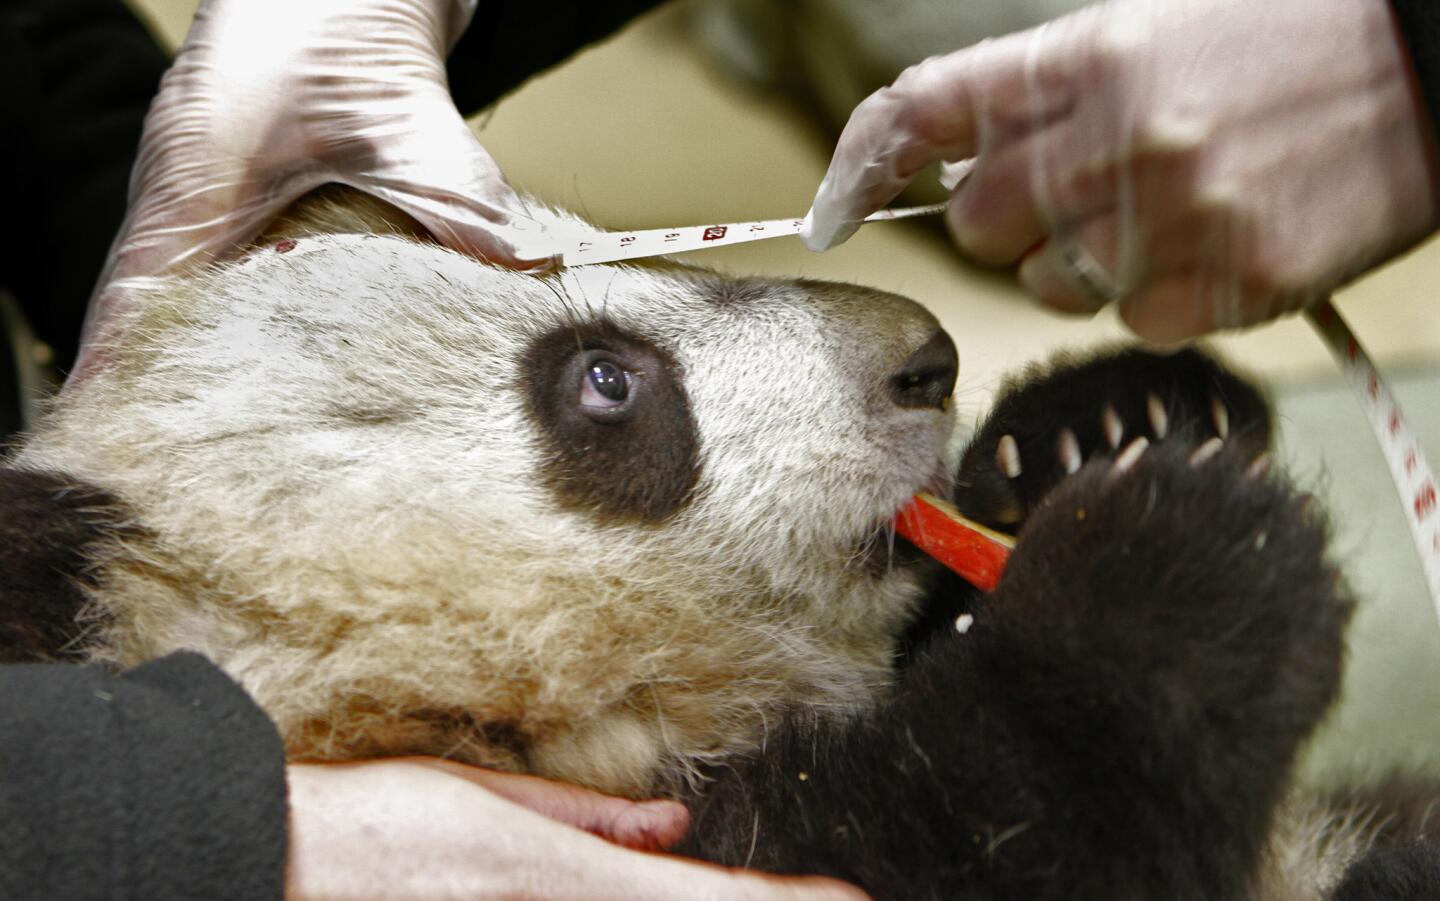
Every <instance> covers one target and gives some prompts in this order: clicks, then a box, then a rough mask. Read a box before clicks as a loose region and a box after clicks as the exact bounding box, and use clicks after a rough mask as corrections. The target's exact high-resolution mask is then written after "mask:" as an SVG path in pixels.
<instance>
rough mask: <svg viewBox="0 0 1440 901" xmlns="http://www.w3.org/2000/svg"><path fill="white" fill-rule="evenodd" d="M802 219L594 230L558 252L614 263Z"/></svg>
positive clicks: (573, 262)
mask: <svg viewBox="0 0 1440 901" xmlns="http://www.w3.org/2000/svg"><path fill="white" fill-rule="evenodd" d="M944 210H945V204H943V203H932V204H930V205H928V206H912V207H904V208H901V209H895V210H881V211H880V212H878V213H875V214H874V215H871V216H867V217H865V221H866V222H884V221H887V220H890V219H909V218H910V217H912V216H933V215H934V214H936V213H940V212H944ZM804 221H805V220H803V219H766V220H764V221H761V222H729V223H726V224H724V225H682V226H679V227H678V228H651V229H646V230H645V231H632V232H593V233H589V234H584V235H581V236H579V237H578V238H575V239H573V240H571V241H567V242H566V244H565V245H564V246H563V247H562V249H561V252H560V261H561V263H562V264H563V265H565V266H567V267H569V266H588V265H590V264H592V263H615V262H620V261H623V260H638V259H642V258H644V257H656V256H662V255H664V254H670V253H685V252H687V251H691V250H704V249H705V248H707V247H727V246H729V245H731V244H745V243H748V242H750V241H763V240H765V239H767V238H783V237H786V236H788V235H798V234H800V225H801V223H802V222H804Z"/></svg>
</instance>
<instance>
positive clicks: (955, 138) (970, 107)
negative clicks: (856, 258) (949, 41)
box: [800, 29, 1084, 250]
mask: <svg viewBox="0 0 1440 901" xmlns="http://www.w3.org/2000/svg"><path fill="white" fill-rule="evenodd" d="M1071 46H1072V45H1068V44H1066V43H1065V42H1064V41H1058V42H1052V41H1050V40H1049V39H1048V38H1047V32H1046V31H1045V30H1044V29H1037V30H1035V31H1030V32H1021V33H1019V34H1015V35H1010V36H1008V37H1004V38H1000V39H996V40H990V41H984V42H982V43H980V44H977V45H975V46H974V47H970V48H967V49H965V50H960V51H957V52H955V53H951V54H948V55H946V56H940V57H934V58H932V59H928V60H926V61H924V62H922V63H919V64H917V65H915V66H911V67H910V68H909V69H906V70H905V71H904V72H902V73H901V75H900V77H899V78H897V79H896V80H895V83H894V84H893V85H891V86H890V87H888V88H882V89H881V90H879V91H877V92H875V93H874V94H871V95H870V96H869V97H867V98H866V99H865V100H864V101H862V102H861V103H860V105H859V106H857V107H856V108H855V111H854V113H852V114H851V116H850V120H849V122H847V123H846V125H845V128H844V130H843V131H842V132H841V135H840V139H839V141H838V142H837V143H836V146H835V153H834V155H833V156H832V158H831V161H830V166H829V169H828V170H827V171H826V173H825V177H824V179H823V180H822V181H821V183H820V188H819V190H818V191H817V193H816V195H815V201H814V203H813V204H812V206H811V208H810V211H809V212H808V213H807V214H806V216H805V222H804V225H803V226H802V228H801V232H800V235H801V237H802V238H803V239H804V240H805V244H806V246H807V247H809V248H810V249H811V250H825V249H828V248H830V247H833V246H835V245H836V244H839V243H841V242H842V241H844V240H845V239H846V238H848V237H849V236H850V235H851V234H853V233H854V231H855V229H856V228H858V227H859V223H860V221H861V220H863V219H864V218H865V217H866V216H868V215H869V214H870V213H873V212H875V211H876V210H878V209H880V208H881V207H883V206H884V205H885V204H887V203H889V202H890V201H891V200H893V199H894V198H895V196H896V195H897V194H899V193H900V191H901V190H902V189H903V188H904V187H905V185H907V184H908V183H909V182H910V180H911V179H912V178H914V177H915V175H916V174H917V173H918V172H920V170H922V169H923V168H924V167H925V166H927V165H929V164H930V163H933V162H937V161H951V162H953V161H957V160H962V159H965V158H968V157H972V156H975V155H976V154H977V153H978V152H980V151H981V149H982V147H981V145H982V143H983V141H982V137H983V135H982V132H984V131H985V130H986V129H989V128H1011V127H1013V128H1020V129H1024V128H1030V127H1034V126H1036V125H1039V124H1043V123H1045V122H1048V121H1050V120H1052V119H1054V118H1055V117H1056V116H1058V115H1061V114H1062V113H1063V111H1064V110H1065V109H1067V108H1068V107H1070V106H1071V105H1073V103H1074V102H1075V98H1076V96H1077V94H1076V91H1077V87H1076V86H1075V84H1074V82H1072V80H1071V79H1070V78H1068V77H1067V76H1068V75H1071V74H1074V71H1075V70H1076V69H1077V68H1078V67H1079V66H1080V65H1081V64H1082V63H1081V61H1080V59H1079V58H1077V56H1076V55H1075V54H1074V53H1072V52H1071V50H1070V49H1067V48H1069V47H1071ZM1078 46H1081V47H1083V46H1084V44H1083V42H1082V43H1081V44H1080V45H1078ZM1050 47H1055V48H1059V49H1057V50H1055V52H1053V53H1048V54H1047V48H1050Z"/></svg>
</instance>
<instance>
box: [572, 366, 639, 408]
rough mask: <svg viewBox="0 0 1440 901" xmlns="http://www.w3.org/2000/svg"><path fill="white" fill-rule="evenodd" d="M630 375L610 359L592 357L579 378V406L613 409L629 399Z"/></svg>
mask: <svg viewBox="0 0 1440 901" xmlns="http://www.w3.org/2000/svg"><path fill="white" fill-rule="evenodd" d="M630 380H631V375H630V373H629V372H627V371H626V370H625V369H623V368H621V367H620V366H619V365H618V364H617V363H615V362H614V361H612V360H607V359H605V358H603V357H601V358H597V359H593V360H591V361H589V363H587V364H586V366H585V371H584V375H583V376H582V378H581V380H580V406H581V407H584V408H586V409H587V410H595V411H601V410H614V409H617V408H619V407H623V406H624V405H625V402H626V401H628V400H629V399H630Z"/></svg>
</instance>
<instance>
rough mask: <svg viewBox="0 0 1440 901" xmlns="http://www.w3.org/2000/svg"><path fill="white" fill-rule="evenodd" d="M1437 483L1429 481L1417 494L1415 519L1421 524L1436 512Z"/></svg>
mask: <svg viewBox="0 0 1440 901" xmlns="http://www.w3.org/2000/svg"><path fill="white" fill-rule="evenodd" d="M1436 501H1437V498H1436V496H1435V483H1434V482H1429V481H1427V482H1426V483H1425V484H1424V485H1422V486H1421V487H1420V490H1419V491H1418V492H1416V494H1415V518H1416V519H1417V520H1420V521H1421V522H1424V521H1425V518H1426V517H1427V516H1429V515H1430V514H1431V513H1433V512H1435V504H1436Z"/></svg>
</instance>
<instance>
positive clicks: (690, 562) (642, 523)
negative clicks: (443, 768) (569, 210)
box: [22, 236, 954, 791]
mask: <svg viewBox="0 0 1440 901" xmlns="http://www.w3.org/2000/svg"><path fill="white" fill-rule="evenodd" d="M953 380H954V363H953V345H951V344H950V343H949V339H948V338H946V337H944V336H943V333H941V332H940V331H939V327H938V324H937V323H936V321H935V319H934V318H933V317H932V316H930V315H929V314H928V313H926V312H925V311H923V310H922V309H921V308H919V307H918V306H917V305H915V304H913V303H911V302H910V301H908V300H905V299H903V298H898V297H895V296H892V295H887V294H883V293H880V292H875V291H870V290H867V289H862V288H856V287H849V286H838V285H831V284H820V283H805V282H790V283H777V282H768V281H759V280H735V279H729V278H724V277H721V276H718V275H715V274H713V273H709V272H706V271H704V270H695V269H689V268H684V267H679V266H663V267H627V268H593V269H578V270H570V271H567V272H563V273H561V274H558V275H553V276H548V277H542V278H537V277H534V276H528V275H520V274H516V273H511V272H507V271H502V270H496V269H492V268H489V267H486V266H483V265H481V264H478V263H476V262H474V261H472V260H469V259H466V258H462V257H460V256H457V255H455V254H451V253H448V252H446V251H443V250H441V249H439V248H436V247H433V246H428V245H422V244H417V243H414V242H411V241H407V240H403V239H399V238H394V237H373V236H372V237H364V238H362V237H357V236H337V237H315V238H305V239H301V240H300V241H299V243H298V244H296V245H295V246H294V247H293V248H290V247H285V249H284V252H281V251H280V250H275V249H272V250H266V251H260V252H257V253H255V254H253V255H252V256H251V257H249V258H248V259H246V260H244V261H242V262H241V263H238V264H235V265H232V266H229V267H226V268H222V269H219V270H216V271H214V272H212V273H209V274H207V275H205V276H203V277H202V278H200V279H196V280H191V281H188V282H185V283H181V284H177V285H172V286H171V287H170V289H169V290H167V291H165V292H163V293H161V294H160V295H158V296H156V297H155V298H154V299H153V300H152V301H151V302H149V303H148V304H147V305H146V307H145V309H143V310H142V312H141V313H140V314H139V315H137V316H136V318H135V319H134V321H133V322H132V323H130V327H129V329H128V332H127V337H126V340H125V342H124V343H123V347H122V348H121V349H120V350H119V351H118V353H117V356H116V358H115V362H114V364H113V368H112V369H111V370H110V371H109V372H107V373H105V374H104V375H103V376H101V377H97V378H94V379H92V380H90V381H89V382H87V383H85V384H83V385H82V386H80V387H79V388H78V389H76V390H73V391H70V392H68V393H67V397H66V398H65V399H64V400H63V402H62V403H61V404H60V406H59V407H58V409H57V410H56V412H55V414H54V415H53V416H52V418H51V420H50V422H49V424H48V426H47V427H46V428H45V429H44V430H43V431H42V432H41V433H40V435H39V436H38V437H37V439H36V440H35V441H34V442H33V443H32V444H31V445H30V446H29V448H28V449H27V451H26V452H25V456H24V457H23V458H22V461H23V462H28V463H32V464H34V465H43V466H48V467H51V468H59V469H63V470H66V471H69V472H72V473H75V474H77V475H80V476H82V477H86V478H89V479H90V480H92V481H94V482H96V483H98V484H100V485H102V486H104V487H106V488H109V489H110V490H112V491H114V492H115V493H116V494H117V495H119V496H120V497H121V498H123V499H124V500H125V501H126V502H127V503H128V504H129V505H130V506H131V507H132V509H133V510H134V511H135V514H136V517H137V519H138V520H139V522H140V523H141V524H142V525H143V527H144V531H145V535H146V536H147V537H146V539H145V541H144V542H143V545H144V546H143V547H142V546H139V545H138V544H134V543H132V544H131V545H129V546H127V547H126V548H125V549H123V550H121V551H117V558H116V562H114V563H113V564H112V565H111V566H110V567H109V569H108V571H107V575H106V578H105V581H104V587H103V588H102V590H101V597H100V603H102V605H104V606H106V607H108V608H110V609H111V611H112V615H114V616H115V623H116V624H115V626H114V627H113V630H112V631H113V635H111V636H109V642H110V646H111V647H112V648H113V650H112V652H111V653H112V654H113V655H114V656H115V657H117V658H119V659H121V660H122V661H128V660H133V659H141V658H144V657H149V656H153V655H155V654H158V653H163V652H165V651H168V650H170V649H171V648H173V647H182V646H185V647H196V648H199V649H201V650H203V651H206V652H207V653H209V654H210V655H211V656H212V657H214V658H215V659H217V660H218V661H219V662H221V663H222V665H224V666H225V667H226V668H227V669H228V670H229V671H230V672H231V673H232V674H234V675H235V676H236V677H237V678H239V679H241V680H242V681H243V682H244V683H245V684H246V686H247V687H248V688H249V689H250V690H251V691H252V693H254V694H255V695H256V696H257V697H258V698H260V700H261V702H262V704H264V705H265V706H266V707H267V709H269V711H270V712H271V714H272V716H274V717H275V718H276V719H277V721H278V722H279V724H280V726H281V729H282V732H283V733H284V734H285V736H286V739H287V741H288V742H289V744H290V747H291V750H292V752H293V753H296V754H299V755H301V756H316V757H329V756H345V755H349V754H360V753H371V752H375V751H429V752H444V753H451V754H455V755H457V756H461V757H465V758H468V759H472V760H476V761H479V762H487V763H495V764H498V765H504V766H517V767H523V768H527V769H530V770H533V771H536V772H541V773H546V774H550V775H557V776H562V777H565V778H569V779H572V780H575V781H581V782H586V783H589V784H592V785H597V786H600V787H604V788H609V789H611V790H621V791H636V790H640V789H641V788H642V787H643V786H645V785H646V784H647V783H649V782H651V781H652V780H653V779H655V778H656V777H657V775H659V774H665V773H670V774H672V775H673V774H674V773H677V772H683V771H684V770H685V768H687V767H689V766H691V765H693V764H694V763H695V762H697V761H701V760H703V759H705V758H707V757H709V756H712V755H720V754H724V753H728V752H731V751H734V750H736V749H737V748H739V747H743V746H745V745H747V744H748V743H750V742H753V741H755V740H757V739H758V738H759V732H760V727H761V724H762V723H763V722H764V720H765V718H766V715H767V711H773V710H774V709H776V708H778V707H782V706H789V705H795V704H810V705H816V706H819V707H845V706H852V705H856V704H863V703H864V702H865V701H866V700H867V699H868V698H869V697H871V696H873V693H874V692H875V691H876V689H877V688H878V687H879V686H880V685H882V684H883V682H884V680H885V679H886V677H887V674H888V672H889V667H890V660H891V655H892V652H893V643H894V639H895V636H896V634H897V633H898V631H899V630H900V629H901V628H903V625H904V623H905V621H906V620H907V618H908V617H909V616H910V614H911V613H912V610H911V607H910V605H911V604H913V603H914V599H915V595H916V594H917V584H918V579H919V576H918V574H917V573H916V572H915V571H914V569H913V567H908V566H906V565H903V564H899V563H896V562H895V561H894V560H892V559H891V556H890V554H889V544H890V535H889V532H888V530H887V525H888V523H889V522H890V521H891V519H892V518H893V516H894V514H895V512H896V511H897V510H898V509H899V508H900V507H901V506H902V505H903V504H904V503H905V502H906V501H907V499H908V498H909V497H910V496H911V495H912V494H913V493H914V492H915V491H916V490H919V489H921V488H929V489H931V490H937V489H943V487H944V484H943V483H944V479H945V475H944V474H945V473H948V472H950V471H952V469H953V466H951V465H950V461H947V460H945V459H944V457H945V447H946V442H947V438H948V437H949V434H950V429H951V417H950V414H949V412H948V410H947V407H948V404H947V403H946V401H947V399H948V394H949V388H950V386H951V385H952V384H953Z"/></svg>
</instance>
